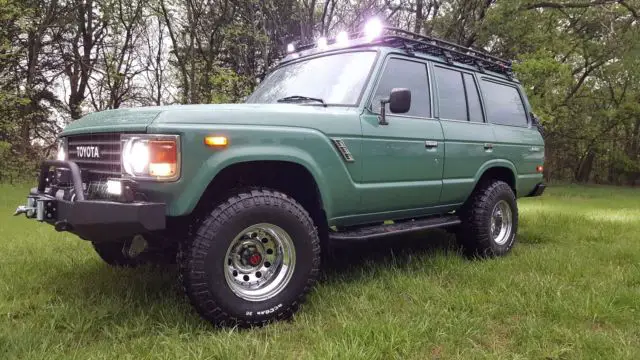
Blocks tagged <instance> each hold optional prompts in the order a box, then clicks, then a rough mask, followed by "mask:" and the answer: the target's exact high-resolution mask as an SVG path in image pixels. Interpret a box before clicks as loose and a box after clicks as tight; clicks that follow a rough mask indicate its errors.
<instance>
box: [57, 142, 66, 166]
mask: <svg viewBox="0 0 640 360" xmlns="http://www.w3.org/2000/svg"><path fill="white" fill-rule="evenodd" d="M56 159H57V160H60V161H65V160H67V142H66V141H65V140H64V139H60V140H58V154H57V155H56Z"/></svg>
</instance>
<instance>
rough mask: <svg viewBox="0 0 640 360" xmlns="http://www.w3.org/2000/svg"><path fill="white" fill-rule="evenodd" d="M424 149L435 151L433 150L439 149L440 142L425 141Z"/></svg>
mask: <svg viewBox="0 0 640 360" xmlns="http://www.w3.org/2000/svg"><path fill="white" fill-rule="evenodd" d="M424 147H426V148H427V149H433V148H437V147H438V142H437V141H429V140H427V141H425V142H424Z"/></svg>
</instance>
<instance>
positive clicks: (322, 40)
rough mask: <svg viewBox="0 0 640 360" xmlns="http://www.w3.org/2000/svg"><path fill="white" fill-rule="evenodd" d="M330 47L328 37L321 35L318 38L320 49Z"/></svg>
mask: <svg viewBox="0 0 640 360" xmlns="http://www.w3.org/2000/svg"><path fill="white" fill-rule="evenodd" d="M328 47H329V45H328V43H327V38H326V37H324V36H323V37H320V38H318V49H320V50H326V49H327V48H328Z"/></svg>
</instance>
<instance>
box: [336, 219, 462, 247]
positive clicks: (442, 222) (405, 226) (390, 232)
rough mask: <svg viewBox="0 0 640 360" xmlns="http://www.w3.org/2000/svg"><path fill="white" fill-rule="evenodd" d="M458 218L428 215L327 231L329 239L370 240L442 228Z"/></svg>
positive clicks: (457, 222) (456, 222)
mask: <svg viewBox="0 0 640 360" xmlns="http://www.w3.org/2000/svg"><path fill="white" fill-rule="evenodd" d="M460 222H461V221H460V219H459V218H458V217H457V216H455V215H447V216H438V217H429V218H424V219H417V220H408V221H403V222H396V223H393V224H382V225H372V226H362V227H358V228H356V229H353V230H345V231H335V232H331V233H329V238H330V239H331V240H351V241H353V240H371V239H378V238H383V237H387V236H397V235H405V234H411V233H416V232H421V231H424V230H428V229H435V228H444V227H448V226H455V225H458V224H460Z"/></svg>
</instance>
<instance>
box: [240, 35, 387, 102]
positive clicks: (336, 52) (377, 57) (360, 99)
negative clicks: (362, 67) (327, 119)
mask: <svg viewBox="0 0 640 360" xmlns="http://www.w3.org/2000/svg"><path fill="white" fill-rule="evenodd" d="M355 52H374V53H375V56H374V58H373V62H372V63H371V68H370V69H369V72H368V74H367V76H366V77H365V79H364V82H363V83H362V89H360V94H358V98H357V100H356V101H355V103H353V104H341V103H329V102H327V103H325V105H322V104H320V103H316V102H309V103H303V102H300V103H294V102H289V103H287V104H295V105H302V106H326V107H328V106H336V107H349V108H358V107H361V106H362V102H363V99H364V97H365V92H366V91H367V89H368V88H369V84H370V82H371V77H372V76H373V74H374V72H375V69H376V68H377V67H378V62H379V61H380V49H379V48H373V47H367V48H345V49H338V50H332V51H326V52H322V53H317V54H313V55H309V56H304V57H301V58H299V59H295V60H292V61H287V62H285V63H282V64H280V65H278V66H276V67H275V68H273V69H272V70H271V71H269V73H268V74H267V75H266V76H265V77H264V79H262V81H261V82H260V84H258V86H257V87H256V88H255V89H254V90H253V92H251V95H253V93H254V92H255V91H256V89H258V87H259V86H260V85H262V84H263V83H264V82H265V81H266V80H267V79H268V78H269V77H270V76H271V75H272V74H273V73H274V72H276V71H277V70H279V69H281V68H284V67H287V66H289V65H292V64H297V63H300V62H304V61H308V60H313V59H318V58H321V57H325V56H335V55H339V54H345V53H355ZM251 95H249V97H251ZM296 95H302V96H306V95H305V94H296ZM245 103H247V102H246V101H245ZM248 104H259V103H248ZM279 104H285V103H279Z"/></svg>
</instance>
